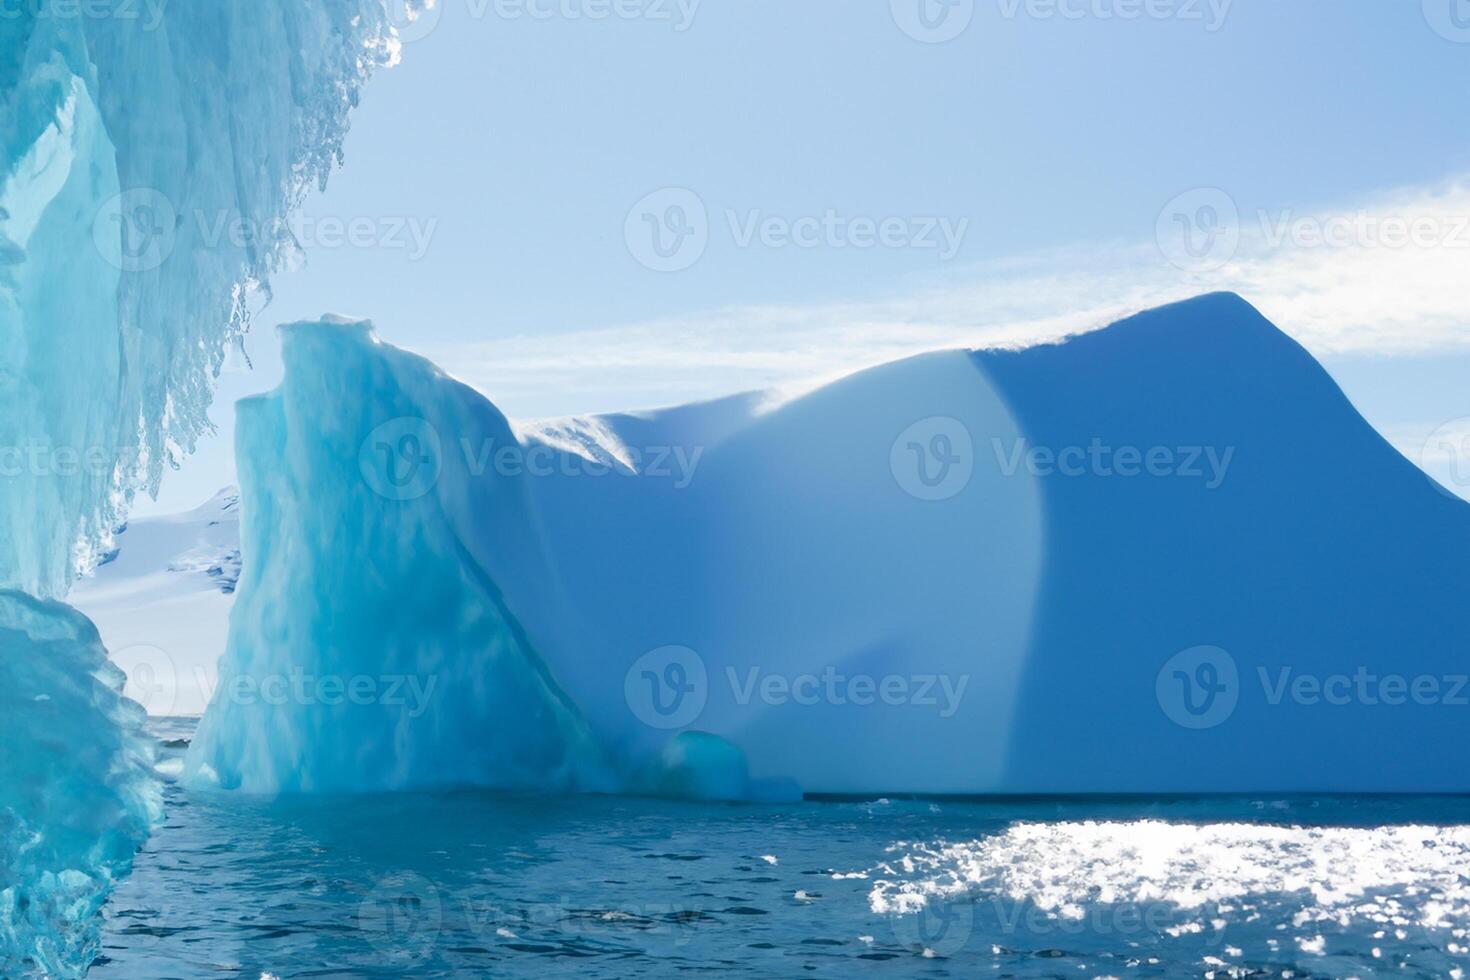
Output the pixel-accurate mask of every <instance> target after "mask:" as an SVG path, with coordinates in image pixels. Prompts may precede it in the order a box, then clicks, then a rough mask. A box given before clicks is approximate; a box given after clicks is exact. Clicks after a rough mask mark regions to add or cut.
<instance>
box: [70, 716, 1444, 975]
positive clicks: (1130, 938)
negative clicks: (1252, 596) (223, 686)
mask: <svg viewBox="0 0 1470 980" xmlns="http://www.w3.org/2000/svg"><path fill="white" fill-rule="evenodd" d="M156 727H157V732H158V734H159V736H160V739H161V740H162V741H163V742H164V744H165V749H164V758H165V763H164V768H165V771H167V770H168V769H169V765H168V760H169V759H170V758H173V759H177V757H178V756H179V755H180V753H181V752H182V750H183V747H184V745H186V744H187V740H188V738H189V736H190V734H191V732H192V722H191V721H188V720H182V719H165V720H160V721H159V722H157V723H156ZM167 802H168V817H167V822H166V823H165V824H164V826H162V827H160V828H159V829H158V831H157V833H156V834H155V835H154V837H153V838H152V840H151V841H150V843H149V844H148V846H147V848H146V850H145V851H144V852H143V853H142V854H140V855H139V858H138V861H137V864H136V868H135V870H134V873H133V875H132V877H130V878H129V879H128V880H127V881H126V882H124V883H123V884H122V886H121V887H120V888H119V889H118V890H117V892H116V894H115V895H114V897H113V899H112V901H111V902H110V903H109V906H108V909H107V922H106V928H105V935H104V957H103V959H102V960H100V961H99V962H98V963H97V964H96V966H95V967H94V969H93V972H92V975H93V976H95V977H101V978H109V977H149V978H154V977H157V978H164V977H189V978H192V977H211V976H219V977H249V978H251V980H259V978H263V977H275V978H282V980H284V978H288V977H379V976H415V977H461V976H497V977H519V976H524V977H539V978H544V977H555V976H567V977H573V976H575V977H635V976H673V975H675V974H676V973H690V972H694V973H698V972H707V973H711V974H719V975H737V976H762V977H765V976H779V977H795V976H812V977H834V978H851V977H866V976H871V977H880V976H881V977H1110V976H1111V977H1171V978H1172V977H1193V976H1201V977H1215V978H1227V977H1264V976H1274V977H1347V976H1357V977H1365V978H1366V977H1377V976H1384V977H1387V976H1393V977H1421V976H1422V977H1458V976H1462V975H1463V974H1462V973H1461V972H1457V971H1465V970H1470V933H1467V929H1470V800H1467V799H1464V798H1425V799H1404V798H1382V799H1346V798H1288V799H1274V798H1261V799H1248V798H1232V799H1171V800H1137V799H1119V800H1098V799H1078V800H1029V801H1028V800H1008V801H982V800H974V801H947V800H900V799H893V800H862V801H858V800H851V801H847V800H829V801H809V802H805V803H800V804H791V805H773V806H756V805H705V804H692V803H681V802H670V801H662V800H647V799H629V798H616V797H553V798H547V797H533V796H517V795H506V794H497V793H482V792H453V793H419V794H395V795H380V796H359V797H323V798H292V799H280V800H262V799H252V798H249V797H239V796H228V795H219V794H212V793H203V794H200V793H191V792H189V791H186V790H185V789H184V788H183V787H182V786H180V785H178V784H170V785H169V787H168V790H167Z"/></svg>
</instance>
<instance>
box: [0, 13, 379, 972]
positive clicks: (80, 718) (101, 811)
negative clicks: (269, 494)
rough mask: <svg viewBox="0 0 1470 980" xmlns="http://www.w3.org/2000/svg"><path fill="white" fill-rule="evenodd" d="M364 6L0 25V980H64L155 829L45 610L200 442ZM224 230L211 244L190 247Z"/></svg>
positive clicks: (360, 63) (105, 712)
mask: <svg viewBox="0 0 1470 980" xmlns="http://www.w3.org/2000/svg"><path fill="white" fill-rule="evenodd" d="M394 54H395V51H394V43H393V33H392V28H391V26H390V25H389V22H388V17H387V13H386V8H385V5H384V4H383V3H382V2H380V0H323V2H314V3H310V4H302V3H290V2H275V0H267V2H259V0H252V2H245V0H238V2H237V0H226V2H212V3H170V4H166V5H165V4H159V3H141V4H140V3H137V2H133V0H97V2H88V3H85V4H77V3H63V2H53V0H31V2H27V3H20V4H12V5H8V6H7V7H6V9H5V11H4V15H3V16H0V590H6V591H3V592H0V658H3V660H0V676H3V677H4V679H5V686H4V691H3V693H0V699H3V703H4V711H3V713H0V753H3V758H4V762H5V765H4V767H3V771H0V972H3V973H4V974H5V975H7V976H9V975H15V974H18V973H24V972H28V971H32V970H35V971H44V972H46V973H49V974H53V975H72V974H76V973H80V972H81V971H83V970H85V968H86V966H87V964H88V963H89V962H90V960H91V958H92V955H93V954H94V953H95V952H96V948H95V947H96V937H95V930H94V928H93V925H92V922H91V915H92V913H93V912H95V911H96V909H97V907H98V906H99V905H100V904H101V902H102V901H103V900H104V898H105V896H106V894H107V892H108V890H109V889H110V886H111V882H112V881H113V880H114V879H115V878H116V877H117V876H118V875H120V874H122V873H124V872H125V871H126V869H127V865H128V861H129V860H130V857H131V853H132V850H133V848H134V846H136V844H137V842H138V841H139V840H141V839H142V837H143V836H144V835H145V834H146V832H147V828H148V826H149V824H150V822H151V821H152V820H153V819H154V818H155V817H156V813H155V812H153V808H152V803H151V802H150V801H151V800H152V798H153V797H152V789H151V782H150V778H149V776H148V773H147V766H146V765H143V764H141V763H140V762H139V758H140V756H139V752H138V750H137V728H138V723H139V718H140V717H141V712H140V711H138V710H137V706H136V705H132V704H130V703H129V702H126V701H125V700H124V699H122V698H121V696H120V693H119V690H120V689H119V685H118V684H117V683H116V681H117V677H116V674H115V671H113V670H112V669H111V668H109V667H108V666H107V664H106V658H105V654H104V653H103V651H102V649H101V646H100V643H99V642H98V639H97V636H96V632H95V630H93V629H92V628H91V626H90V624H88V623H87V622H86V621H85V619H84V618H82V617H80V616H79V615H78V614H76V613H75V612H74V611H72V610H69V609H68V608H66V607H65V606H62V605H60V604H57V603H54V602H48V601H42V600H44V599H55V598H58V597H61V596H63V595H65V593H66V590H67V587H68V585H69V584H70V582H71V580H72V578H73V576H74V575H75V574H76V572H77V571H78V570H79V569H82V568H85V567H87V566H88V565H90V564H91V563H92V562H94V561H95V560H96V557H97V555H98V554H99V552H100V550H101V549H102V547H103V546H104V545H105V543H106V542H107V541H108V539H109V537H110V535H111V534H112V530H113V528H114V527H115V526H116V525H117V524H119V523H120V521H121V519H122V518H123V516H124V514H125V511H126V508H127V505H128V502H129V500H130V499H131V498H132V496H133V495H134V494H135V493H136V492H138V491H140V490H142V491H151V490H155V489H156V488H157V486H158V483H159V480H160V478H161V477H162V475H163V473H164V472H165V470H166V469H167V468H168V467H169V466H170V465H171V464H172V463H173V462H174V461H175V460H176V459H177V458H178V457H179V456H180V455H181V454H184V453H187V452H188V451H190V450H191V449H192V447H193V446H194V443H195V440H196V439H197V438H198V436H199V435H200V434H201V433H202V432H204V431H206V430H207V429H208V427H209V422H208V417H207V415H206V410H207V408H208V406H209V401H210V392H211V386H212V381H213V376H214V375H215V374H216V373H217V371H218V369H219V367H220V364H221V361H222V359H223V357H224V355H225V351H226V349H227V347H228V346H229V345H230V344H231V343H233V342H235V341H237V340H238V338H239V337H240V335H241V333H242V332H243V330H244V329H245V327H246V325H247V319H248V314H247V305H246V304H247V300H248V298H249V296H250V294H251V291H252V290H263V289H264V288H265V283H266V280H267V276H268V274H269V273H270V271H271V270H272V269H273V268H274V267H275V266H276V264H277V263H278V261H279V260H280V259H281V258H282V257H283V256H284V255H285V254H286V252H288V251H289V250H290V249H291V248H292V245H293V243H292V241H291V238H290V235H289V233H288V231H287V225H286V217H287V214H288V212H289V210H290V209H291V207H292V206H293V205H294V204H296V203H297V202H298V201H299V199H300V197H301V195H302V194H303V193H304V192H305V191H306V189H307V188H308V187H310V186H313V185H315V184H317V183H319V182H320V181H322V180H324V179H325V177H326V175H327V172H328V170H329V169H330V168H331V167H332V166H333V165H334V164H335V162H336V161H337V159H338V157H339V156H340V150H341V143H342V138H343V134H344V132H345V130H346V119H347V113H348V111H349V109H350V108H351V107H352V105H353V104H354V103H355V101H356V98H357V93H358V90H359V88H360V87H361V85H362V83H363V82H364V80H365V79H366V78H367V76H368V74H369V73H370V72H371V71H372V70H373V69H374V68H375V67H377V66H379V65H383V64H385V63H387V62H388V61H390V60H391V59H392V58H393V57H394ZM221 227H225V228H238V229H243V231H241V232H240V233H238V234H231V235H224V236H219V235H212V234H210V233H209V232H210V229H216V228H221Z"/></svg>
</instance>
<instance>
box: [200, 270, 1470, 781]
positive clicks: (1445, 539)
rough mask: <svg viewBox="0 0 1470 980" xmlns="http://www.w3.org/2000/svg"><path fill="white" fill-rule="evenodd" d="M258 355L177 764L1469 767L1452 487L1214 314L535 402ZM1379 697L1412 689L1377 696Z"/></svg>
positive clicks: (1341, 400)
mask: <svg viewBox="0 0 1470 980" xmlns="http://www.w3.org/2000/svg"><path fill="white" fill-rule="evenodd" d="M284 352H285V362H286V380H285V382H284V383H283V385H282V386H281V388H280V389H279V390H278V391H276V392H274V393H272V394H270V395H267V396H264V397H261V398H258V399H255V400H253V401H250V402H247V403H245V404H244V405H243V406H242V412H241V420H240V430H239V442H238V452H239V456H240V462H241V471H242V488H241V489H242V493H243V501H242V508H243V518H242V521H243V542H242V549H243V558H244V563H245V573H244V577H243V578H242V580H241V583H240V591H239V596H240V598H239V605H238V606H237V607H236V610H235V613H234V618H233V620H232V624H231V636H230V641H229V650H228V653H227V655H226V658H225V660H224V662H223V667H222V682H221V686H220V688H219V691H218V692H217V695H216V698H215V701H214V703H213V704H212V705H211V707H210V709H209V712H208V713H207V715H206V718H205V720H204V722H203V724H202V726H201V728H200V732H199V738H198V739H197V740H196V742H195V743H194V746H193V750H192V755H191V759H190V766H191V769H192V771H193V773H194V775H195V778H198V779H202V780H204V781H206V782H218V783H219V784H220V785H223V786H225V787H239V788H246V789H251V790H257V791H266V792H270V791H278V790H286V791H292V790H302V789H315V788H324V789H325V788H329V789H357V788H364V789H368V788H370V789H381V788H392V787H407V786H429V785H439V784H459V783H477V784H482V785H489V786H512V787H522V788H524V787H527V786H539V787H541V788H546V789H567V788H580V789H586V788H591V789H601V788H608V787H614V788H618V789H622V790H626V791H631V792H651V793H671V794H682V795H694V796H702V797H707V798H731V797H760V796H763V795H790V794H791V793H793V792H796V791H798V789H799V790H801V791H806V792H810V793H836V794H843V793H859V794H866V793H899V792H916V793H956V794H964V793H1013V792H1014V793H1076V792H1150V793H1159V792H1181V793H1184V792H1191V793H1192V792H1210V791H1239V792H1254V791H1280V792H1288V791H1318V792H1328V791H1343V792H1371V791H1404V792H1429V791H1463V790H1465V789H1466V788H1467V787H1470V761H1467V760H1466V759H1465V758H1464V757H1463V756H1462V755H1455V754H1453V753H1451V754H1445V753H1438V752H1428V751H1425V749H1424V746H1429V745H1441V746H1443V745H1454V744H1458V743H1459V742H1460V741H1462V740H1463V737H1464V736H1465V734H1466V732H1467V723H1466V721H1465V720H1464V719H1465V713H1464V712H1463V711H1457V710H1455V709H1454V708H1453V701H1452V699H1453V698H1455V697H1459V698H1463V697H1464V696H1465V695H1466V693H1467V689H1466V688H1465V687H1464V685H1463V680H1464V678H1463V675H1464V673H1465V670H1464V664H1465V663H1467V662H1470V656H1467V652H1470V651H1467V643H1470V638H1467V636H1466V634H1465V632H1464V630H1463V627H1462V625H1461V624H1460V623H1459V622H1458V617H1459V610H1461V609H1462V608H1463V597H1464V596H1465V595H1466V594H1467V593H1470V563H1467V561H1466V558H1465V556H1466V555H1467V554H1470V507H1467V506H1466V505H1465V503H1464V502H1462V501H1459V500H1456V499H1454V498H1452V497H1451V496H1449V495H1448V494H1446V493H1444V492H1443V491H1442V490H1441V489H1440V488H1438V487H1436V486H1434V485H1433V484H1432V482H1431V481H1430V480H1429V479H1428V478H1427V477H1426V476H1425V475H1424V474H1423V473H1422V472H1421V471H1420V470H1419V469H1418V468H1417V467H1415V466H1414V465H1413V464H1412V463H1410V462H1409V461H1408V460H1406V459H1405V458H1404V457H1403V456H1401V455H1400V454H1399V453H1398V452H1397V451H1396V450H1395V449H1393V448H1392V447H1391V446H1389V445H1388V444H1387V443H1386V442H1385V441H1384V440H1383V439H1382V438H1381V437H1380V436H1379V435H1378V434H1377V433H1376V432H1375V431H1374V430H1373V429H1372V427H1371V426H1369V425H1368V424H1367V422H1365V421H1364V420H1363V419H1362V418H1361V416H1359V415H1358V413H1357V412H1356V411H1355V410H1354V409H1353V407H1352V405H1351V404H1350V403H1349V402H1348V400H1347V399H1346V398H1345V397H1344V396H1343V394H1342V393H1341V391H1340V390H1338V388H1337V387H1336V385H1334V384H1333V382H1332V381H1331V379H1330V378H1329V377H1328V375H1327V374H1326V372H1325V371H1323V370H1322V368H1321V367H1320V366H1319V365H1318V364H1316V363H1315V362H1314V361H1313V360H1312V358H1311V357H1310V356H1309V355H1308V354H1307V353H1306V352H1305V351H1304V350H1303V349H1302V348H1301V347H1300V346H1299V345H1297V344H1296V343H1295V342H1294V341H1292V340H1291V339H1290V338H1288V337H1287V336H1286V335H1285V334H1283V333H1282V332H1281V331H1279V330H1278V329H1277V328H1276V327H1274V326H1273V325H1272V324H1270V323H1269V322H1267V321H1266V320H1265V319H1264V318H1263V317H1261V316H1260V314H1259V313H1257V312H1256V311H1255V310H1254V309H1253V308H1251V307H1250V306H1249V305H1248V304H1247V303H1245V302H1244V301H1243V300H1241V299H1240V298H1239V297H1235V296H1230V295H1216V296H1208V297H1203V298H1201V299H1198V300H1194V301H1191V302H1189V303H1185V304H1180V305H1176V306H1172V307H1167V308H1164V309H1161V310H1156V311H1153V312H1150V313H1145V314H1141V315H1139V316H1137V317H1134V318H1132V319H1129V320H1126V321H1123V322H1121V323H1118V324H1114V325H1112V326H1110V327H1107V328H1105V329H1101V330H1098V331H1095V332H1091V333H1087V334H1083V335H1080V336H1077V337H1074V338H1072V339H1070V340H1068V341H1066V342H1063V343H1060V344H1048V345H1041V346H1035V347H1030V348H1026V349H1021V350H1005V351H979V352H969V351H951V352H938V353H934V354H928V355H923V356H920V357H916V358H911V359H908V360H905V361H900V362H897V363H894V364H889V365H885V366H882V367H878V368H874V369H871V370H868V371H864V372H860V373H859V374H856V375H853V376H851V377H848V378H845V379H843V380H840V381H837V382H835V383H832V384H829V385H826V386H824V387H821V388H818V389H816V390H814V391H810V392H808V393H806V394H803V395H801V396H799V397H788V398H785V399H778V398H775V397H774V396H765V395H748V396H737V397H732V398H727V399H723V400H720V401H716V402H712V403H706V404H699V405H690V406H684V407H680V408H675V409H668V410H663V411H658V412H648V413H634V414H623V415H608V416H600V417H596V418H571V419H561V420H553V421H546V422H538V423H513V422H511V421H508V420H507V419H505V418H504V417H503V416H502V415H501V414H500V413H499V412H498V411H497V410H496V409H495V407H494V406H493V405H492V404H491V403H490V402H489V401H488V400H486V399H485V398H484V397H483V396H482V395H480V394H479V393H477V392H475V391H474V390H472V389H470V388H468V387H467V386H465V385H462V384H460V383H458V382H455V381H453V380H452V379H450V378H448V377H447V376H445V375H443V374H442V373H441V372H439V371H438V370H436V369H435V368H434V367H433V366H432V365H430V364H429V363H428V362H426V361H423V360H422V359H420V358H417V357H415V356H412V355H408V354H405V353H404V352H402V351H398V350H396V349H394V348H392V347H389V346H388V345H385V344H383V343H381V342H379V341H378V340H377V339H376V338H375V337H374V336H373V334H372V332H371V329H370V327H369V326H368V325H367V324H364V323H349V322H344V321H327V322H323V323H319V324H296V325H293V326H290V327H288V328H285V334H284ZM1323 474H1338V475H1337V476H1331V477H1328V478H1324V476H1323ZM293 672H294V674H295V675H300V676H301V679H302V682H303V685H305V684H306V683H307V682H308V681H309V682H310V684H314V685H319V684H325V683H326V682H327V680H328V679H330V683H331V685H332V688H331V692H330V699H331V701H332V702H333V703H332V704H329V705H325V706H324V704H325V702H326V701H327V697H326V696H324V695H323V693H322V688H321V687H311V688H308V687H305V686H303V687H290V686H289V684H288V682H290V680H291V678H292V677H293ZM1360 677H1362V678H1365V680H1364V681H1362V683H1365V684H1367V685H1368V687H1369V688H1370V690H1368V691H1367V692H1366V693H1364V694H1362V695H1357V696H1353V697H1350V698H1348V699H1347V701H1346V702H1344V701H1343V699H1342V698H1341V697H1340V694H1341V691H1340V688H1341V684H1343V683H1346V684H1349V685H1351V686H1353V687H1354V688H1356V686H1357V685H1358V684H1359V683H1360V682H1359V681H1358V680H1357V678H1360ZM1303 678H1305V681H1303ZM1344 678H1345V679H1346V680H1344ZM1394 678H1399V680H1394ZM394 679H397V680H398V681H399V682H400V684H406V683H407V682H408V681H412V682H413V684H414V685H416V687H415V688H414V689H416V690H417V691H419V692H421V693H423V694H424V696H423V697H419V698H417V699H415V698H413V697H404V696H403V694H404V692H410V688H407V687H404V688H402V690H401V691H400V692H399V694H400V696H399V697H396V698H392V699H391V703H389V701H390V699H388V698H386V696H385V695H386V685H387V684H389V683H391V682H393V680H394ZM1457 679H1458V680H1457ZM1416 681H1419V682H1421V683H1422V684H1425V685H1427V684H1428V683H1429V682H1430V681H1433V683H1434V685H1435V689H1436V690H1437V691H1438V692H1439V695H1440V696H1439V697H1438V699H1437V701H1435V702H1434V703H1432V704H1428V703H1420V701H1419V700H1418V695H1417V694H1416V695H1414V698H1415V700H1409V699H1407V698H1401V697H1397V696H1396V695H1395V694H1394V692H1395V691H1396V690H1397V685H1398V684H1399V683H1400V682H1404V683H1408V684H1413V683H1415V682H1416ZM272 683H273V684H275V685H276V690H275V696H274V697H273V698H272V699H267V698H265V697H263V696H262V692H263V691H264V687H265V685H267V684H272ZM353 683H356V684H358V685H360V694H361V697H360V698H359V700H360V701H362V702H363V703H361V704H352V703H350V702H351V700H352V699H351V698H345V697H344V696H343V695H342V691H343V689H344V688H345V687H346V686H347V685H350V684H353ZM1457 684H1460V685H1461V686H1460V688H1459V689H1458V690H1457V689H1456V685H1457ZM1304 685H1305V686H1304ZM1313 685H1316V687H1313ZM1313 690H1316V691H1317V692H1318V694H1317V696H1313V694H1312V691H1313ZM1415 691H1419V692H1421V693H1422V692H1424V691H1428V687H1427V686H1426V687H1423V688H1415ZM425 692H427V693H425ZM1324 694H1325V696H1324ZM1380 694H1382V695H1384V696H1383V697H1379V695H1380ZM272 702H274V703H272ZM1282 746H1290V747H1291V750H1290V751H1281V747H1282Z"/></svg>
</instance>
